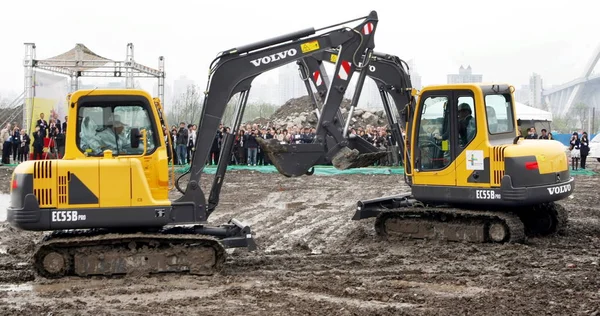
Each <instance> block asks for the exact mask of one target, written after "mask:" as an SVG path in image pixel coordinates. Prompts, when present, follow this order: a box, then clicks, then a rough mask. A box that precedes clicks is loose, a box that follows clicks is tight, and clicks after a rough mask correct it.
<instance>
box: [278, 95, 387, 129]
mask: <svg viewBox="0 0 600 316" xmlns="http://www.w3.org/2000/svg"><path fill="white" fill-rule="evenodd" d="M350 104H351V101H350V100H349V99H344V100H343V101H342V104H341V111H342V116H343V117H344V120H345V119H346V117H347V116H348V110H349V109H350ZM267 121H269V122H271V123H273V124H275V125H277V126H283V127H284V128H290V127H292V126H294V125H296V126H303V127H306V126H311V127H316V124H317V122H318V117H317V114H316V111H315V106H314V104H313V102H312V101H311V98H310V97H309V96H307V95H306V96H302V97H299V98H293V99H290V100H288V101H287V102H286V103H284V104H283V105H282V106H280V107H279V108H278V109H277V110H276V111H275V113H273V115H271V116H270V117H269V118H268V119H267ZM386 124H387V120H386V116H385V113H384V111H383V110H381V111H370V110H366V109H363V108H356V109H355V110H354V112H353V115H352V121H351V122H350V127H353V128H356V127H366V126H367V125H372V126H383V125H386Z"/></svg>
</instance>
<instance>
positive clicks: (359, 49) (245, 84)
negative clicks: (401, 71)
mask: <svg viewBox="0 0 600 316" xmlns="http://www.w3.org/2000/svg"><path fill="white" fill-rule="evenodd" d="M360 20H362V22H361V23H360V24H359V25H357V26H356V27H354V28H349V27H341V28H337V29H333V30H331V31H328V32H324V33H322V34H317V35H315V34H316V33H317V32H319V31H322V30H325V29H331V28H332V27H327V28H323V29H319V30H314V29H312V28H311V29H305V30H301V31H298V32H294V33H291V34H287V35H283V36H279V37H275V38H272V39H268V40H264V41H260V42H257V43H253V44H249V45H244V46H241V47H238V48H233V49H230V50H227V51H224V52H222V53H221V55H219V56H218V57H217V58H216V59H215V61H214V62H213V64H211V66H212V67H211V69H210V74H209V78H208V84H207V86H208V88H207V90H206V96H205V98H204V104H203V109H202V115H201V118H200V123H199V125H198V131H197V133H198V135H197V140H196V144H195V151H194V155H193V160H192V164H191V166H190V171H189V173H190V179H189V182H188V184H187V187H186V189H185V191H184V194H183V196H182V197H181V198H179V199H178V200H177V201H174V202H173V206H174V207H175V211H177V208H178V207H182V208H183V207H185V208H187V207H194V217H195V218H194V219H190V220H191V221H203V220H206V219H207V218H208V215H209V214H210V212H211V211H212V210H213V209H214V207H216V204H217V203H218V196H219V191H220V188H221V185H222V183H223V179H224V174H225V170H226V167H227V163H228V161H229V157H230V154H231V147H232V145H233V141H232V137H233V135H229V134H227V135H225V138H224V140H223V145H222V149H221V150H222V151H221V157H223V158H222V159H220V161H219V166H218V167H217V174H216V175H215V180H214V182H213V187H212V188H211V194H210V197H209V203H208V205H207V204H206V200H205V196H204V193H203V192H202V190H201V188H200V178H201V174H202V170H203V169H204V165H205V161H206V159H207V158H208V155H209V153H210V148H211V146H212V143H213V140H214V137H215V133H216V131H217V128H218V127H219V124H220V123H221V120H222V117H223V114H224V112H225V108H226V106H227V103H228V101H229V100H230V99H231V97H232V96H233V95H235V94H237V93H241V95H242V97H241V100H242V102H240V104H239V105H238V108H237V112H236V115H235V117H236V122H235V123H234V126H233V128H232V134H235V133H236V132H237V129H238V127H239V124H240V121H241V118H242V116H243V115H242V114H243V109H244V107H245V101H246V100H247V94H248V91H249V90H250V87H251V84H252V81H253V80H254V79H255V78H256V77H257V76H258V75H260V74H262V73H264V72H266V71H269V70H272V69H275V68H278V67H281V66H283V65H285V64H287V63H290V62H293V61H297V60H300V59H302V58H303V57H305V56H310V55H313V54H317V53H319V52H322V51H324V50H327V49H332V48H337V49H339V52H340V53H339V56H338V62H337V63H336V67H335V72H336V76H335V77H334V78H333V80H332V87H334V88H333V89H330V90H329V91H328V92H327V97H326V101H325V106H324V111H323V113H321V117H320V121H319V123H320V124H319V126H318V128H317V135H316V138H315V142H314V143H312V144H302V145H306V146H301V147H300V146H298V147H296V146H295V145H293V146H292V145H287V146H286V145H280V146H284V147H285V148H283V149H282V148H281V147H278V148H275V151H279V150H283V151H284V152H285V153H286V154H290V155H292V156H293V160H292V159H285V160H284V161H285V165H286V166H287V165H288V164H289V165H290V166H292V167H293V169H294V170H292V172H291V173H292V174H293V175H297V174H300V175H301V174H304V173H306V172H307V171H308V170H309V169H310V168H311V167H312V166H313V165H314V164H315V163H316V162H319V161H322V160H323V157H326V158H325V159H331V157H332V156H334V155H336V154H337V153H338V152H339V151H340V149H341V148H342V147H343V145H344V144H340V145H339V146H336V148H327V146H326V143H325V141H324V140H325V138H326V135H327V134H332V136H333V137H334V138H335V139H336V140H340V141H342V136H341V132H340V131H336V130H335V129H329V128H328V126H329V125H330V123H329V122H331V121H332V120H333V119H334V117H335V114H336V111H335V109H337V108H339V105H340V103H341V101H342V99H343V95H344V92H345V91H346V88H347V87H348V84H349V82H350V80H351V78H352V75H353V73H354V72H355V70H356V68H357V67H363V66H364V65H366V64H367V63H368V60H363V56H368V55H369V54H370V52H371V51H372V50H373V48H374V47H375V42H374V35H375V29H376V27H377V22H378V18H377V13H376V12H375V11H372V12H371V13H370V14H369V15H368V16H366V17H363V18H361V19H360ZM338 25H339V24H338ZM258 140H259V141H260V139H258ZM261 145H262V146H263V149H265V151H266V152H267V153H269V148H265V145H264V144H261ZM274 162H275V161H274ZM275 165H276V166H277V164H276V163H275ZM278 169H279V168H278ZM280 171H281V170H280Z"/></svg>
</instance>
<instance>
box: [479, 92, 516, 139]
mask: <svg viewBox="0 0 600 316" xmlns="http://www.w3.org/2000/svg"><path fill="white" fill-rule="evenodd" d="M485 111H486V116H487V124H488V131H489V133H490V134H502V133H512V132H514V130H515V123H514V120H513V114H512V113H513V109H512V103H511V97H510V94H488V95H486V96H485Z"/></svg>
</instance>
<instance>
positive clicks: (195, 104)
mask: <svg viewBox="0 0 600 316" xmlns="http://www.w3.org/2000/svg"><path fill="white" fill-rule="evenodd" d="M200 91H201V90H200V88H199V87H198V86H196V85H189V86H188V87H187V90H186V92H185V93H183V94H181V95H180V96H177V97H176V98H175V100H174V101H173V104H172V106H171V109H172V110H171V111H170V113H169V114H168V118H169V121H170V122H171V124H172V125H173V124H179V122H186V123H188V124H197V123H198V121H199V119H200V114H201V113H202V101H203V98H202V94H201V92H200Z"/></svg>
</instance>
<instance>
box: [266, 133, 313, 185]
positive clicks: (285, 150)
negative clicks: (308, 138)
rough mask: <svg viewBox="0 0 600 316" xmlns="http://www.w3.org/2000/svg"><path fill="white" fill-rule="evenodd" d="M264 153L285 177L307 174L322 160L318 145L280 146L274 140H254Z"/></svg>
mask: <svg viewBox="0 0 600 316" xmlns="http://www.w3.org/2000/svg"><path fill="white" fill-rule="evenodd" d="M256 141H257V142H258V144H259V145H260V147H261V149H262V150H263V152H264V153H266V154H267V156H268V157H269V159H271V162H272V163H273V165H274V166H275V168H276V169H277V171H279V173H281V174H283V175H284V176H286V177H297V176H301V175H304V174H307V173H308V172H309V170H310V169H311V168H312V167H313V166H314V165H316V164H318V163H320V162H321V160H322V159H323V158H322V157H323V152H324V150H323V146H322V145H320V144H280V143H279V142H278V141H277V140H276V139H268V140H267V139H263V138H260V137H257V138H256Z"/></svg>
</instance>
